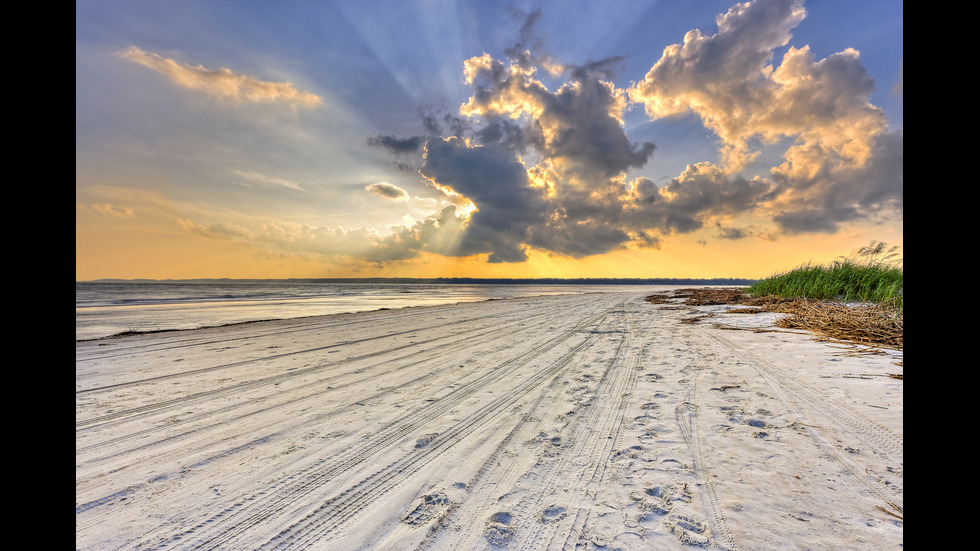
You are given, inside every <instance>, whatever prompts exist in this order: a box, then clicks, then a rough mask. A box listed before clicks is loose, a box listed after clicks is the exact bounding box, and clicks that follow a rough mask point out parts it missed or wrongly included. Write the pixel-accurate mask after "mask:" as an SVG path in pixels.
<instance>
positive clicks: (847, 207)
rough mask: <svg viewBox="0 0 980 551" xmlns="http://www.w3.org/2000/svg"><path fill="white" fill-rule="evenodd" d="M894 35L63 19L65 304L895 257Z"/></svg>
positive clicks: (617, 8)
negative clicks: (69, 277)
mask: <svg viewBox="0 0 980 551" xmlns="http://www.w3.org/2000/svg"><path fill="white" fill-rule="evenodd" d="M902 17H903V16H902V4H901V2H894V1H892V0H887V1H880V0H871V1H867V2H852V1H850V0H810V1H808V2H803V1H801V0H753V1H751V2H745V3H736V2H732V1H730V0H729V1H716V0H699V1H697V2H678V1H667V0H661V1H655V0H645V1H641V0H606V1H601V0H590V1H584V0H561V1H558V0H538V1H533V2H532V1H523V0H516V1H513V2H505V1H500V2H496V1H495V2H486V1H483V0H456V1H453V0H336V1H295V2H263V1H234V2H233V1H217V0H166V1H164V0H148V1H144V2H132V1H129V0H119V1H117V0H80V1H76V4H75V278H76V281H79V280H92V279H99V278H123V279H132V278H151V279H181V278H224V277H227V278H311V277H325V278H334V277H515V278H525V277H568V278H581V277H597V278H618V277H628V278H636V277H651V278H653V277H684V278H688V277H703V278H716V277H745V278H762V277H767V276H769V275H773V274H775V273H779V272H783V271H786V270H789V269H792V268H794V267H797V266H800V265H802V264H806V263H824V262H829V261H832V260H833V259H835V258H838V257H840V256H846V255H849V254H851V253H853V252H854V251H856V250H857V249H858V248H860V247H862V246H864V245H868V244H869V243H870V242H872V241H884V242H886V243H888V244H889V245H898V246H899V247H901V246H903V208H904V207H903V187H904V186H903V179H904V169H903V128H902V122H903V121H902V117H903V51H902V44H903V37H902V34H903V18H902Z"/></svg>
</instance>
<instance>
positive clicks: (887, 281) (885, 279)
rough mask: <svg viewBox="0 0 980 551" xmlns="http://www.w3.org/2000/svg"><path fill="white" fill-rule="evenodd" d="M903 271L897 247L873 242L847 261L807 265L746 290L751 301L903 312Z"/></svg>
mask: <svg viewBox="0 0 980 551" xmlns="http://www.w3.org/2000/svg"><path fill="white" fill-rule="evenodd" d="M904 291H905V285H904V270H903V268H902V259H901V257H900V256H899V254H898V247H897V246H892V247H888V245H887V244H886V243H884V242H880V241H874V242H872V243H871V244H870V245H868V246H866V247H862V248H861V249H860V250H858V251H857V253H855V254H854V255H852V256H850V257H840V258H838V259H837V260H835V261H833V262H831V263H830V264H826V265H812V264H807V265H804V266H801V267H799V268H796V269H793V270H790V271H788V272H786V273H781V274H776V275H773V276H772V277H769V278H766V279H763V280H761V281H759V282H757V283H755V284H753V285H751V286H750V287H748V288H747V289H746V292H747V293H748V294H750V295H752V296H755V297H763V296H779V297H785V298H804V299H810V300H836V301H843V302H868V303H874V304H879V305H882V306H886V307H890V308H895V309H897V310H899V311H902V310H903V309H904V303H905V296H904Z"/></svg>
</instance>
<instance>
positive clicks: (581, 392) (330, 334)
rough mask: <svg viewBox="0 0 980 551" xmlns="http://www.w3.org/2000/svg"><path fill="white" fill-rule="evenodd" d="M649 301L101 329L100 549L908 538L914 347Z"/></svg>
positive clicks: (601, 299)
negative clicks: (906, 353) (884, 345)
mask: <svg viewBox="0 0 980 551" xmlns="http://www.w3.org/2000/svg"><path fill="white" fill-rule="evenodd" d="M646 294H648V293H646ZM646 294H645V293H619V292H609V293H597V294H578V295H575V294H572V295H552V296H537V297H520V298H512V299H491V300H486V301H481V302H462V303H457V304H454V305H440V306H421V307H410V308H406V309H399V310H393V311H387V313H389V314H393V313H398V314H401V315H397V316H386V315H384V314H385V312H386V311H385V310H374V311H370V312H361V313H353V314H330V315H324V316H310V317H307V318H292V319H285V320H275V321H267V322H249V323H236V324H232V325H225V326H217V327H212V328H207V329H192V330H178V331H166V332H154V333H143V334H138V335H131V336H124V337H117V338H113V339H108V340H106V339H99V340H87V341H77V342H76V484H75V486H76V548H78V549H117V548H132V547H134V546H139V545H150V546H155V547H157V548H161V549H166V548H187V547H192V548H195V547H196V548H215V547H225V548H261V547H263V546H264V545H277V546H279V547H280V548H285V549H303V548H310V547H313V548H320V549H392V550H397V549H405V548H419V549H493V548H496V547H495V546H499V547H510V548H515V549H516V548H532V549H537V548H541V549H543V548H550V547H562V546H563V545H564V544H565V542H573V543H574V542H578V543H579V544H581V545H592V546H599V545H602V546H608V547H609V548H612V547H617V546H618V547H622V548H624V549H643V548H663V547H664V546H666V547H675V546H676V547H683V546H685V545H688V544H695V545H703V546H706V547H709V548H729V549H730V548H735V547H738V548H745V549H781V548H785V547H786V546H790V547H794V546H795V547H807V548H811V549H836V548H842V547H845V548H846V547H851V548H853V547H861V548H866V549H892V548H895V547H899V546H901V544H902V538H903V536H902V534H903V521H902V519H901V518H899V517H901V515H902V513H901V507H902V506H903V504H902V495H903V483H902V455H903V454H902V448H903V446H902V432H903V429H902V423H903V417H902V412H903V400H902V388H903V387H902V384H903V383H902V380H901V379H894V378H891V377H889V376H888V374H889V373H892V374H894V373H896V372H898V373H901V370H902V368H901V366H900V365H897V364H895V361H896V359H898V360H899V363H900V355H899V356H898V357H896V356H892V355H878V354H871V353H868V352H867V351H866V350H864V349H863V348H862V347H858V346H856V345H855V346H849V345H842V344H840V343H826V342H817V341H816V340H815V339H814V338H813V336H812V335H807V334H798V333H787V332H756V331H754V329H755V328H753V327H750V326H751V325H752V323H753V316H758V315H756V314H729V313H725V312H723V311H722V309H720V308H718V307H695V306H686V305H682V304H677V303H673V304H659V305H655V304H650V303H649V302H645V301H644V300H643V299H644V296H646ZM711 309H714V310H716V311H718V312H719V313H716V314H715V317H714V318H713V321H725V320H728V319H731V320H738V321H733V323H736V324H741V325H744V326H746V327H745V329H746V330H724V329H719V328H718V327H714V326H712V325H709V324H698V323H693V324H691V323H683V320H684V319H685V318H688V317H691V316H692V315H697V314H699V313H703V312H706V311H708V310H711ZM755 320H756V322H757V323H758V324H765V323H768V322H767V321H766V320H764V319H762V318H755ZM763 350H764V351H765V353H764V354H763V353H761V352H760V351H763ZM828 477H830V478H832V479H833V480H834V482H833V483H832V484H827V483H826V482H825V479H827V478H828ZM801 521H805V522H801Z"/></svg>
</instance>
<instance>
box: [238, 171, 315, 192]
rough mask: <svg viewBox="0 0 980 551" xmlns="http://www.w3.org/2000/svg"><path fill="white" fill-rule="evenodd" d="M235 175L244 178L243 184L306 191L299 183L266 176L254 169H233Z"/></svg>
mask: <svg viewBox="0 0 980 551" xmlns="http://www.w3.org/2000/svg"><path fill="white" fill-rule="evenodd" d="M234 173H235V175H236V176H238V177H239V178H242V179H243V180H245V181H246V182H245V185H250V184H258V185H260V186H263V187H270V188H286V189H292V190H296V191H306V190H304V189H303V188H302V187H300V185H299V184H297V183H295V182H291V181H289V180H284V179H282V178H276V177H274V176H267V175H265V174H262V173H261V172H257V171H254V170H235V171H234Z"/></svg>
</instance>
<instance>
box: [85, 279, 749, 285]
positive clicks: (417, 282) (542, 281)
mask: <svg viewBox="0 0 980 551" xmlns="http://www.w3.org/2000/svg"><path fill="white" fill-rule="evenodd" d="M275 281H284V282H289V283H325V284H338V283H339V284H352V283H382V284H388V285H398V284H407V285H440V284H449V285H752V284H753V283H756V282H757V281H759V280H758V279H747V278H720V277H719V278H704V279H700V278H672V277H652V278H639V277H624V278H591V277H583V278H567V279H566V278H555V277H547V278H477V277H433V278H426V277H422V278H412V277H365V278H276V279H235V278H198V279H112V278H106V279H93V280H82V281H75V283H238V282H240V283H259V282H261V283H270V282H275Z"/></svg>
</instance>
